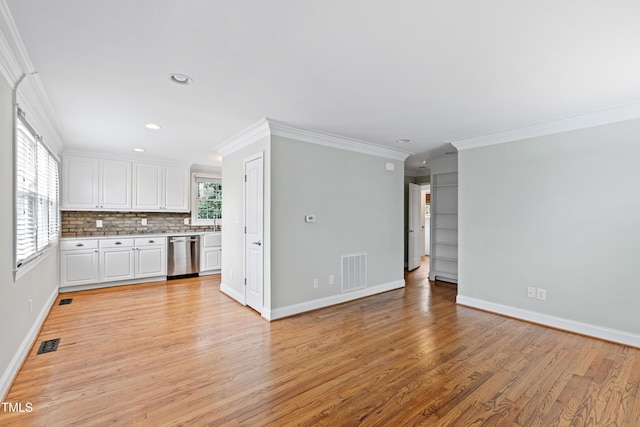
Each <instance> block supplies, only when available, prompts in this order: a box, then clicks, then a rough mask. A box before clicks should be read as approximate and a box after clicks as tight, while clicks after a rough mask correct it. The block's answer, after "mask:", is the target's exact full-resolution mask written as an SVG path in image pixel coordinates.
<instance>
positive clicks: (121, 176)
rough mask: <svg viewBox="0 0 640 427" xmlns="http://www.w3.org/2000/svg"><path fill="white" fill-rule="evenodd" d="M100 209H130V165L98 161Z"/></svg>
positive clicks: (116, 161) (120, 162)
mask: <svg viewBox="0 0 640 427" xmlns="http://www.w3.org/2000/svg"><path fill="white" fill-rule="evenodd" d="M99 188H100V208H101V209H117V210H125V209H130V208H131V163H130V162H123V161H120V160H100V186H99Z"/></svg>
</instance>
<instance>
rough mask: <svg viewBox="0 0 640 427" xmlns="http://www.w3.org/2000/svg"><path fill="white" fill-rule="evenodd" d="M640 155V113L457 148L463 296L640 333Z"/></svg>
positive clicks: (460, 281)
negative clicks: (542, 295)
mask: <svg viewBox="0 0 640 427" xmlns="http://www.w3.org/2000/svg"><path fill="white" fill-rule="evenodd" d="M639 160H640V120H634V121H627V122H622V123H616V124H610V125H604V126H599V127H594V128H590V129H583V130H577V131H572V132H565V133H561V134H556V135H551V136H545V137H538V138H533V139H530V140H525V141H518V142H512V143H506V144H500V145H494V146H489V147H483V148H476V149H470V150H465V151H461V152H460V153H459V184H460V185H459V203H460V205H459V206H460V213H459V221H460V222H459V244H460V246H459V248H460V252H459V285H458V292H459V298H460V297H462V299H464V298H473V299H477V300H482V301H486V302H489V303H495V304H499V305H501V306H506V307H513V308H516V309H523V310H526V311H527V312H534V313H540V314H542V315H543V317H541V318H542V319H543V320H544V318H545V317H544V316H548V317H546V318H547V319H553V317H558V318H562V319H569V320H571V321H575V322H580V323H585V324H588V325H595V326H597V327H602V328H604V329H608V328H610V329H612V330H615V331H625V332H628V333H632V334H640V314H639V311H638V301H640V286H639V284H640V269H639V268H638V256H639V255H640V219H639V218H640V216H639V212H640V167H639V166H638V161H639ZM528 286H533V287H542V288H545V289H546V290H547V298H546V301H539V300H536V299H530V298H527V296H526V288H527V287H528ZM638 342H640V341H638Z"/></svg>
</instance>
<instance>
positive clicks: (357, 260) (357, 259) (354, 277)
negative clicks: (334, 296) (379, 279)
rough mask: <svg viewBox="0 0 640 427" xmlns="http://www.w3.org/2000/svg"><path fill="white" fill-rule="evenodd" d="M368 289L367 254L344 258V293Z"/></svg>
mask: <svg viewBox="0 0 640 427" xmlns="http://www.w3.org/2000/svg"><path fill="white" fill-rule="evenodd" d="M366 287H367V254H364V253H363V254H353V255H343V256H342V292H350V291H355V290H356V289H362V288H366Z"/></svg>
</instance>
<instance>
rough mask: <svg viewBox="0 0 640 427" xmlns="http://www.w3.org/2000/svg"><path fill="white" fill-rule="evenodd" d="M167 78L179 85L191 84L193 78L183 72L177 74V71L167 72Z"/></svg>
mask: <svg viewBox="0 0 640 427" xmlns="http://www.w3.org/2000/svg"><path fill="white" fill-rule="evenodd" d="M169 80H171V81H172V82H174V83H177V84H179V85H190V84H193V79H192V78H191V77H189V76H187V75H185V74H178V73H173V74H169Z"/></svg>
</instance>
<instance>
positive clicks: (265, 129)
mask: <svg viewBox="0 0 640 427" xmlns="http://www.w3.org/2000/svg"><path fill="white" fill-rule="evenodd" d="M269 135H271V131H270V130H269V122H268V121H267V119H266V118H262V119H260V120H258V121H257V122H256V123H254V124H252V125H251V126H249V127H248V128H246V129H245V130H243V131H242V132H240V133H238V134H236V135H234V136H232V137H231V138H229V139H228V140H226V141H225V142H223V143H222V144H220V145H218V146H217V147H216V148H215V150H217V151H218V153H220V155H221V156H222V157H224V156H228V155H229V154H231V153H235V152H236V151H238V150H241V149H242V148H244V147H246V146H248V145H251V144H253V143H254V142H256V141H259V140H261V139H262V138H265V137H268V136H269Z"/></svg>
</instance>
